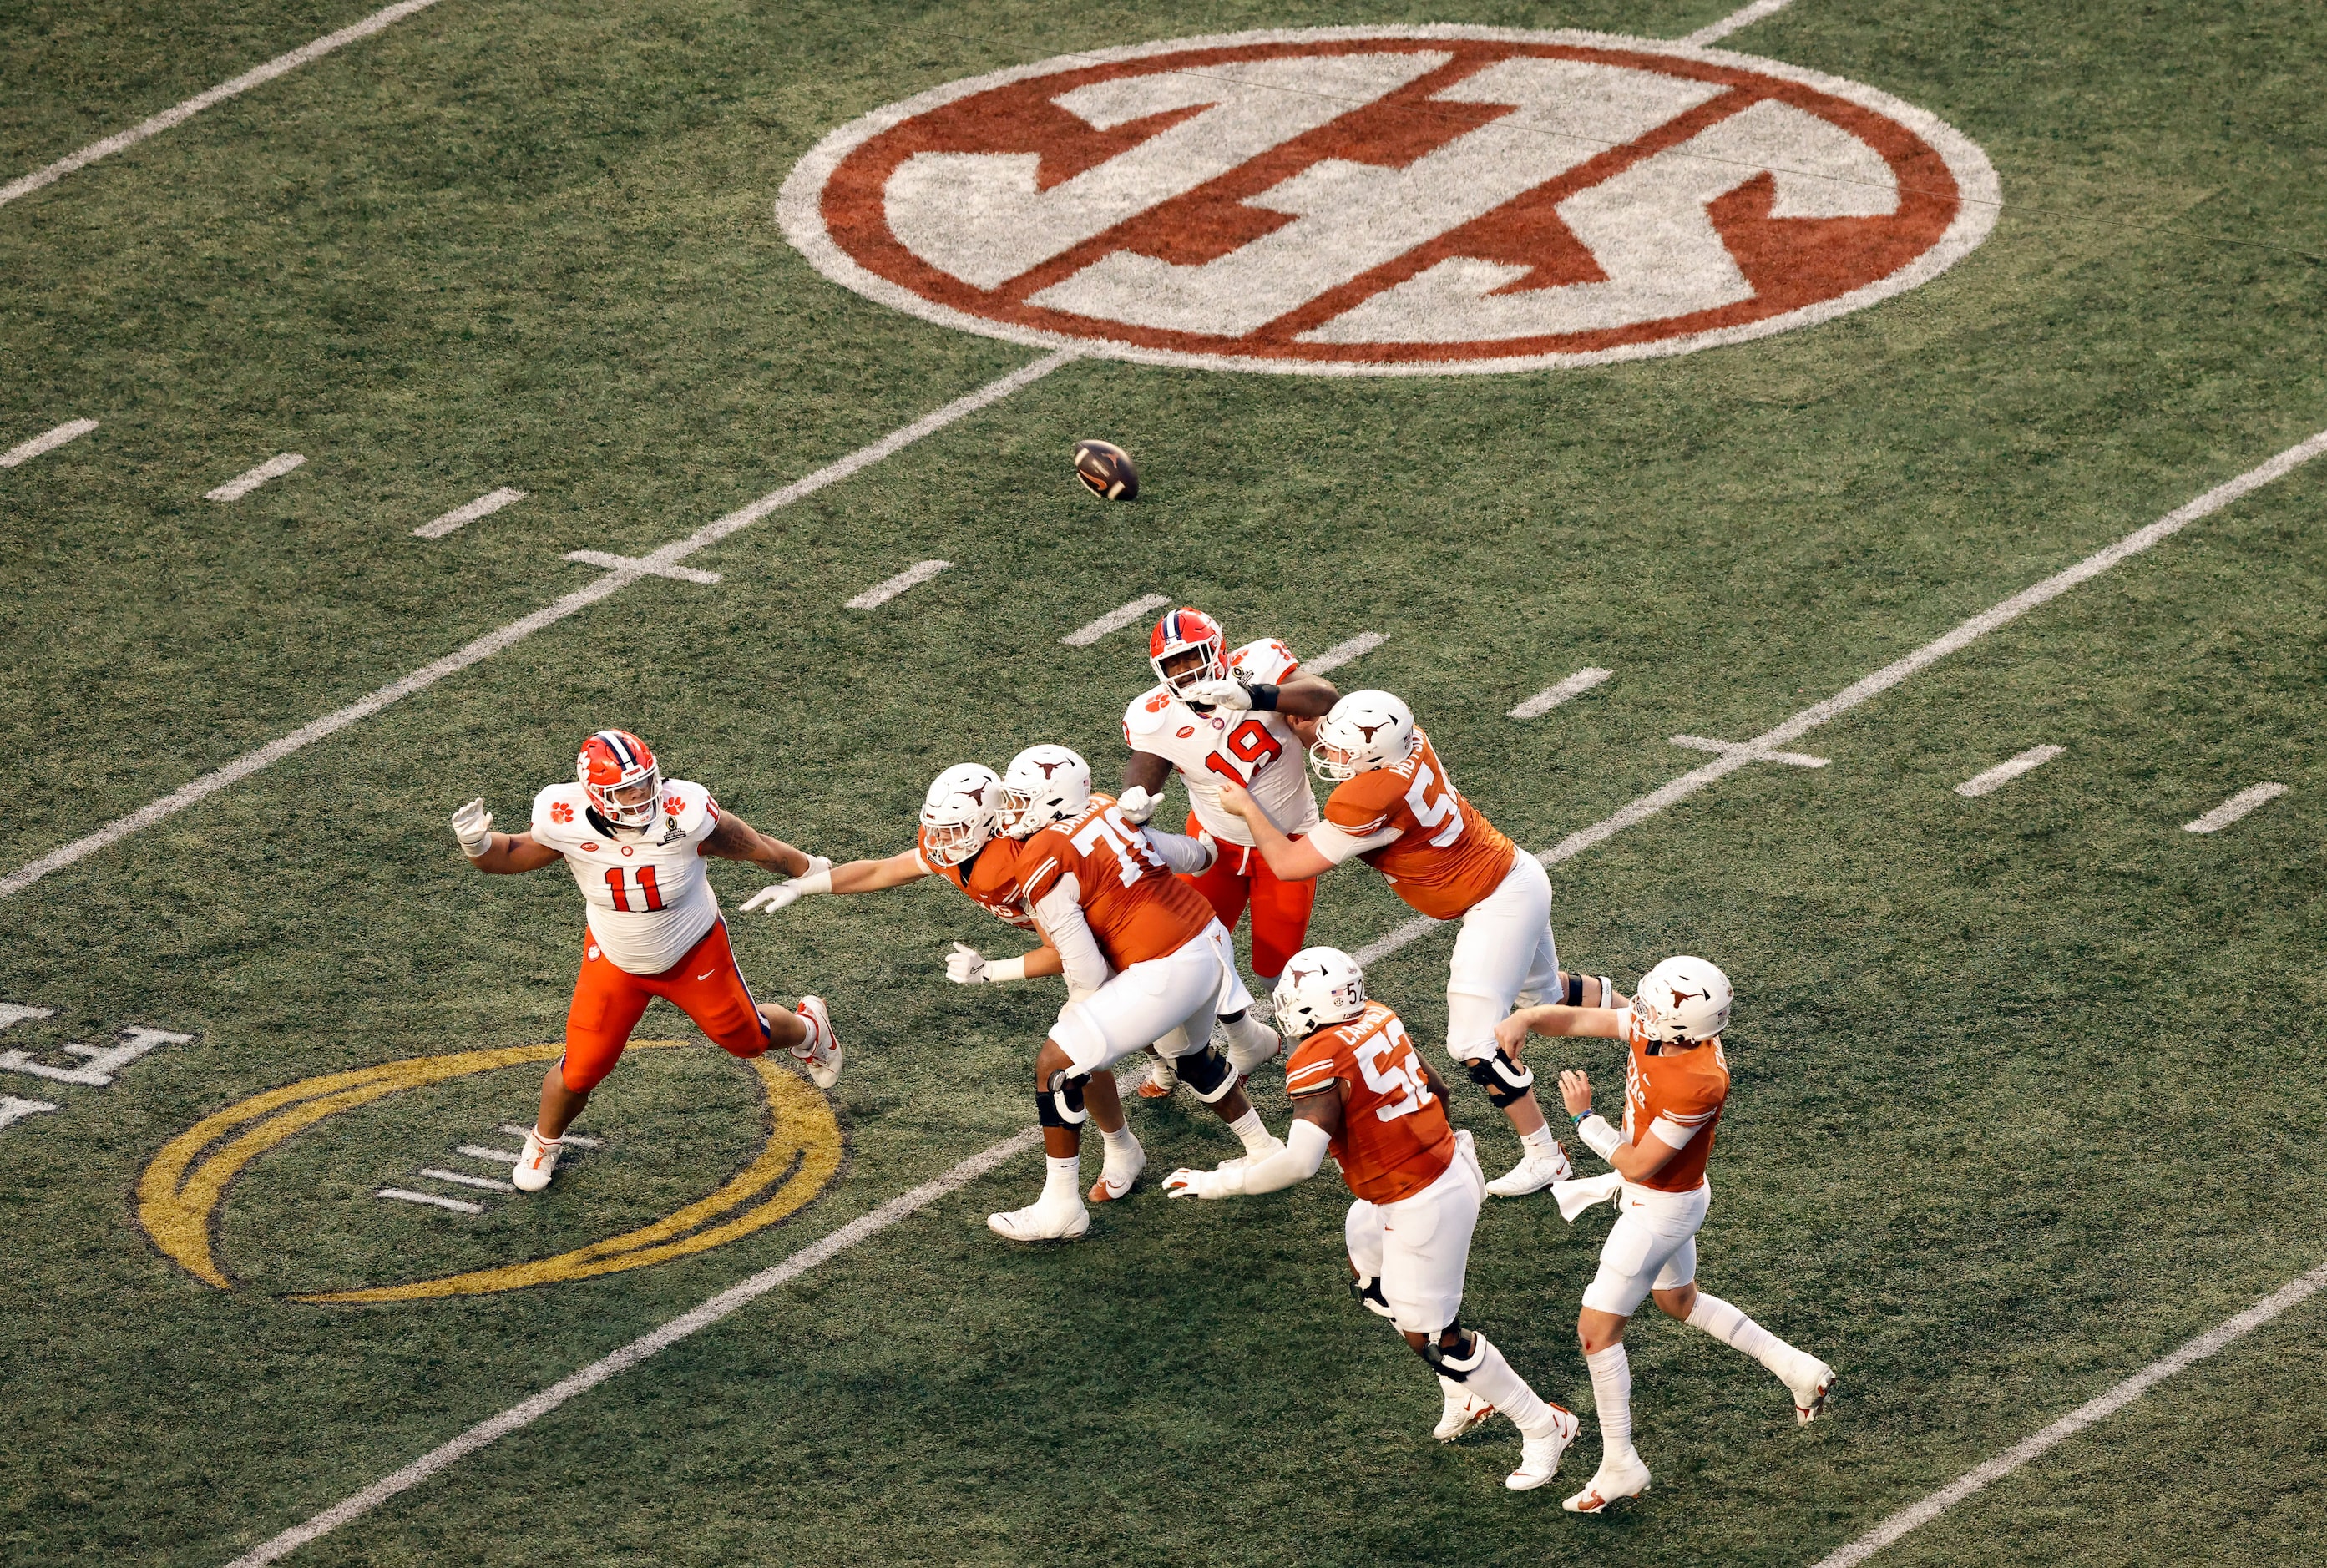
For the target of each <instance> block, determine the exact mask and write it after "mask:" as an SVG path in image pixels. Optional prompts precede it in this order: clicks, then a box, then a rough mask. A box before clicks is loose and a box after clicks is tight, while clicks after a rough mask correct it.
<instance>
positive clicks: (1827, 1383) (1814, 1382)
mask: <svg viewBox="0 0 2327 1568" xmlns="http://www.w3.org/2000/svg"><path fill="white" fill-rule="evenodd" d="M1813 1365H1815V1366H1816V1367H1818V1376H1817V1377H1815V1378H1813V1379H1811V1380H1810V1382H1809V1383H1808V1384H1807V1385H1806V1386H1801V1387H1798V1388H1795V1389H1794V1424H1795V1425H1796V1426H1808V1424H1809V1423H1811V1422H1813V1421H1816V1420H1817V1419H1818V1417H1819V1416H1821V1415H1824V1414H1826V1407H1827V1404H1828V1403H1829V1402H1830V1401H1832V1399H1833V1398H1834V1368H1833V1367H1829V1366H1827V1364H1826V1363H1825V1362H1823V1361H1818V1362H1815V1363H1813Z"/></svg>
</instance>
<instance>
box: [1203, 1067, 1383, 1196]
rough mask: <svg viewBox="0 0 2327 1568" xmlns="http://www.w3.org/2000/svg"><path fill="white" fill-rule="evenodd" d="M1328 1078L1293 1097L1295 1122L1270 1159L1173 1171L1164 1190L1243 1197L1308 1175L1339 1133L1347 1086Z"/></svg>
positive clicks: (1285, 1185) (1284, 1186) (1312, 1172)
mask: <svg viewBox="0 0 2327 1568" xmlns="http://www.w3.org/2000/svg"><path fill="white" fill-rule="evenodd" d="M1326 1083H1327V1085H1328V1087H1326V1088H1324V1089H1322V1090H1321V1091H1319V1092H1318V1093H1316V1094H1311V1095H1304V1096H1302V1097H1300V1098H1299V1099H1297V1100H1294V1102H1293V1125H1291V1126H1290V1127H1287V1128H1286V1129H1285V1143H1284V1144H1283V1145H1282V1146H1281V1147H1279V1148H1278V1149H1277V1151H1276V1153H1274V1154H1271V1155H1270V1156H1268V1158H1267V1159H1266V1160H1262V1161H1259V1162H1256V1163H1243V1162H1239V1163H1235V1164H1231V1165H1230V1166H1229V1168H1228V1169H1226V1170H1221V1171H1173V1172H1172V1174H1171V1175H1169V1176H1167V1177H1165V1178H1164V1191H1165V1192H1167V1193H1169V1194H1170V1195H1171V1196H1173V1197H1174V1198H1243V1197H1249V1196H1251V1195H1253V1194H1255V1193H1260V1192H1275V1191H1277V1190H1281V1189H1283V1188H1286V1187H1291V1186H1294V1185H1295V1184H1297V1183H1299V1182H1303V1181H1308V1180H1309V1178H1311V1177H1312V1176H1314V1175H1315V1174H1317V1172H1318V1171H1319V1170H1320V1169H1321V1168H1322V1167H1323V1165H1324V1163H1325V1151H1326V1149H1327V1147H1328V1146H1329V1145H1331V1144H1332V1141H1333V1140H1334V1139H1335V1138H1338V1137H1340V1136H1341V1127H1342V1110H1341V1097H1342V1096H1344V1095H1345V1094H1347V1093H1348V1092H1349V1089H1348V1087H1347V1086H1346V1085H1344V1084H1343V1083H1342V1082H1341V1079H1340V1078H1328V1079H1327V1080H1326Z"/></svg>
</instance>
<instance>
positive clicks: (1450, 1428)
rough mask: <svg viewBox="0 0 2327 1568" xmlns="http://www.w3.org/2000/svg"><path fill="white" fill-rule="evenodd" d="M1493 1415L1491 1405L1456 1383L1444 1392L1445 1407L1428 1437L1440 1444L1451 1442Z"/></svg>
mask: <svg viewBox="0 0 2327 1568" xmlns="http://www.w3.org/2000/svg"><path fill="white" fill-rule="evenodd" d="M1494 1413H1495V1407H1494V1406H1493V1405H1490V1404H1488V1403H1487V1402H1486V1401H1485V1400H1483V1399H1481V1398H1480V1397H1479V1396H1478V1395H1475V1394H1473V1393H1472V1392H1471V1391H1470V1390H1469V1389H1467V1388H1465V1387H1463V1386H1462V1385H1461V1384H1459V1383H1458V1384H1456V1385H1455V1386H1453V1387H1452V1388H1449V1389H1448V1390H1447V1391H1446V1405H1445V1407H1444V1409H1442V1410H1440V1411H1439V1413H1438V1424H1437V1425H1435V1426H1434V1427H1432V1428H1431V1429H1430V1435H1431V1436H1433V1437H1435V1438H1436V1439H1437V1440H1438V1441H1439V1442H1453V1441H1454V1440H1455V1439H1456V1438H1458V1437H1460V1436H1462V1435H1463V1433H1466V1432H1468V1431H1470V1430H1471V1429H1472V1427H1474V1426H1476V1425H1478V1424H1479V1423H1481V1422H1482V1421H1484V1420H1486V1419H1487V1417H1489V1416H1491V1415H1492V1414H1494Z"/></svg>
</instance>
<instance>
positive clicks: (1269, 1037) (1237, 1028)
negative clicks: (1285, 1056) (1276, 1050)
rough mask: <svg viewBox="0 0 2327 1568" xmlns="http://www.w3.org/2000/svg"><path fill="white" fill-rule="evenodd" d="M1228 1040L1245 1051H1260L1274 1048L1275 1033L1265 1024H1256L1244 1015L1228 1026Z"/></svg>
mask: <svg viewBox="0 0 2327 1568" xmlns="http://www.w3.org/2000/svg"><path fill="white" fill-rule="evenodd" d="M1228 1029H1229V1039H1230V1040H1232V1041H1235V1042H1236V1043H1237V1044H1238V1045H1239V1046H1241V1047H1243V1048H1244V1049H1245V1050H1266V1049H1268V1048H1270V1047H1272V1046H1274V1045H1275V1044H1276V1031H1275V1030H1273V1029H1271V1028H1269V1027H1268V1025H1266V1024H1265V1023H1260V1022H1255V1021H1254V1018H1253V1016H1252V1014H1251V1013H1246V1014H1245V1015H1244V1016H1243V1017H1242V1018H1239V1019H1238V1020H1237V1021H1236V1022H1234V1023H1231V1024H1229V1026H1228Z"/></svg>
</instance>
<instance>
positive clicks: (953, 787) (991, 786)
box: [921, 762, 1003, 865]
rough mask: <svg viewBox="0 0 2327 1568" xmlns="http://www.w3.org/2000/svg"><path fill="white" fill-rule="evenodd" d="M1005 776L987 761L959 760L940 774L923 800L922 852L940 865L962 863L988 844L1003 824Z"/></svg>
mask: <svg viewBox="0 0 2327 1568" xmlns="http://www.w3.org/2000/svg"><path fill="white" fill-rule="evenodd" d="M1002 802H1003V790H1002V779H1001V778H1000V776H999V775H997V774H996V773H995V771H994V770H993V769H991V768H989V767H987V766H986V764H985V763H983V762H957V763H955V764H954V765H953V766H952V767H950V768H949V769H947V770H945V771H944V772H942V773H940V774H939V775H938V776H937V781H936V782H935V783H933V784H931V785H930V792H929V794H928V795H927V796H925V797H923V798H922V800H921V831H922V833H923V834H924V835H927V838H928V843H927V845H925V847H924V848H923V850H922V852H921V853H923V854H926V855H928V856H929V857H930V859H931V860H933V861H935V862H937V863H938V864H939V865H959V864H960V863H962V862H963V861H966V860H967V859H968V858H969V857H970V856H971V855H973V854H977V852H978V851H979V850H981V849H984V848H985V847H986V840H988V839H990V838H992V837H993V836H994V835H995V830H996V829H998V828H999V827H1000V826H1002V809H1003V807H1002Z"/></svg>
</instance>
